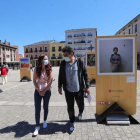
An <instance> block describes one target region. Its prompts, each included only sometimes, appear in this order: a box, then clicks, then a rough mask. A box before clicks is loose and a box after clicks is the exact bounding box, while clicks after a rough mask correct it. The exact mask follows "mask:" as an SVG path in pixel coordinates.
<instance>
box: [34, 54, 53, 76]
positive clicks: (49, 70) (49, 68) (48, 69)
mask: <svg viewBox="0 0 140 140" xmlns="http://www.w3.org/2000/svg"><path fill="white" fill-rule="evenodd" d="M45 56H47V55H46V54H41V55H40V56H39V58H38V62H37V67H36V74H37V77H39V78H40V76H41V71H42V63H44V62H42V60H43V59H44V57H45ZM45 69H46V73H47V77H49V76H50V73H51V72H52V66H51V64H50V63H48V65H45Z"/></svg>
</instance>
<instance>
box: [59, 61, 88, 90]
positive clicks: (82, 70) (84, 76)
mask: <svg viewBox="0 0 140 140" xmlns="http://www.w3.org/2000/svg"><path fill="white" fill-rule="evenodd" d="M77 65H78V79H79V86H80V90H83V89H84V88H85V87H86V88H89V86H90V84H89V76H88V73H87V69H86V67H85V64H84V63H83V61H82V60H81V59H80V58H79V59H77ZM83 80H84V81H85V84H84V81H83ZM62 85H63V90H64V91H66V61H65V60H63V61H62V62H61V64H60V68H59V76H58V88H62Z"/></svg>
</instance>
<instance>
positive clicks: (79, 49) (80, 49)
mask: <svg viewBox="0 0 140 140" xmlns="http://www.w3.org/2000/svg"><path fill="white" fill-rule="evenodd" d="M74 50H86V48H74Z"/></svg>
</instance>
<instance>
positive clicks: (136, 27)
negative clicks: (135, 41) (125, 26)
mask: <svg viewBox="0 0 140 140" xmlns="http://www.w3.org/2000/svg"><path fill="white" fill-rule="evenodd" d="M136 32H137V24H136V25H135V33H136Z"/></svg>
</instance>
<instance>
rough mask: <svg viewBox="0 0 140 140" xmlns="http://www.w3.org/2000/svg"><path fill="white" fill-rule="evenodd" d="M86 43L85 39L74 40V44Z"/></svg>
mask: <svg viewBox="0 0 140 140" xmlns="http://www.w3.org/2000/svg"><path fill="white" fill-rule="evenodd" d="M79 43H85V41H74V44H79Z"/></svg>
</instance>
